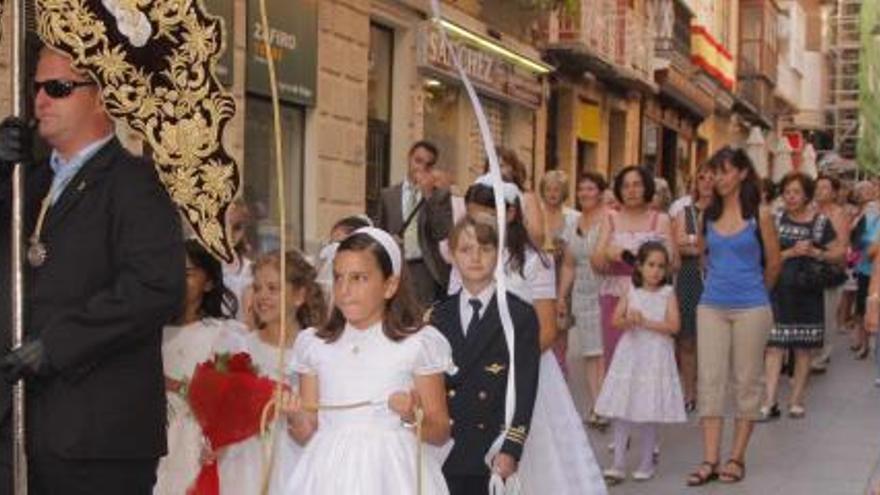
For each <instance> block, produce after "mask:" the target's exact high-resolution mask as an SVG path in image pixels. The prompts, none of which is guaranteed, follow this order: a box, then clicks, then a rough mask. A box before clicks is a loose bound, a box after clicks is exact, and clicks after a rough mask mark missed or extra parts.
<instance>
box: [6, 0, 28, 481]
mask: <svg viewBox="0 0 880 495" xmlns="http://www.w3.org/2000/svg"><path fill="white" fill-rule="evenodd" d="M25 1H27V0H12V2H11V3H12V111H13V113H14V114H15V115H16V116H23V115H24V113H25V107H24V94H23V93H24V67H23V66H24V59H25V57H24V47H25V19H24V17H25V7H24V2H25ZM23 204H24V164H21V163H18V164H16V165H15V169H14V171H13V175H12V225H11V229H12V235H11V236H10V237H11V241H12V246H11V249H12V256H11V263H10V267H11V270H12V274H11V275H12V277H11V281H12V290H11V291H10V292H11V294H12V347H13V348H15V347H18V346H20V345H21V344H22V341H23V340H24V273H23V266H24V265H23V261H24V238H23V232H24V221H23V219H24V215H23ZM24 422H25V411H24V380H20V381H19V382H18V383H17V384H15V386H14V387H13V389H12V449H13V451H12V470H13V471H12V480H13V493H14V494H15V495H27V492H28V486H27V459H26V457H25V424H24Z"/></svg>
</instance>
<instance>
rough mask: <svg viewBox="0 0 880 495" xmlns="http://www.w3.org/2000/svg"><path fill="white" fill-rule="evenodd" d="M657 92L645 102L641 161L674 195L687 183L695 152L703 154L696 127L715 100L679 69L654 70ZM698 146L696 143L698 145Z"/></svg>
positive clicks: (690, 174)
mask: <svg viewBox="0 0 880 495" xmlns="http://www.w3.org/2000/svg"><path fill="white" fill-rule="evenodd" d="M657 82H658V84H659V85H660V94H659V95H658V97H656V98H650V99H647V100H646V101H645V105H644V111H643V115H644V118H643V121H642V163H644V164H645V165H648V166H651V167H653V169H654V171H655V173H656V174H657V176H659V177H663V178H665V179H666V181H667V182H668V183H669V186H670V187H671V188H672V192H673V194H674V195H680V194H682V193H683V192H684V191H685V190H686V188H687V185H688V184H690V181H691V178H692V176H693V170H694V167H695V154H696V153H697V152H698V151H699V152H700V154H705V153H706V151H705V150H706V144H703V143H701V142H699V140H698V138H697V133H696V130H697V127H698V126H699V125H700V123H701V122H702V121H703V119H705V118H706V117H707V116H708V115H710V114H711V113H712V111H713V107H714V99H713V97H712V95H711V94H709V93H708V92H707V91H706V90H704V89H703V88H702V87H700V86H698V85H697V84H696V83H694V82H693V81H691V80H689V79H687V78H686V77H685V76H684V75H683V74H682V73H681V72H679V71H677V70H674V69H669V70H664V71H658V72H657ZM698 145H699V146H698Z"/></svg>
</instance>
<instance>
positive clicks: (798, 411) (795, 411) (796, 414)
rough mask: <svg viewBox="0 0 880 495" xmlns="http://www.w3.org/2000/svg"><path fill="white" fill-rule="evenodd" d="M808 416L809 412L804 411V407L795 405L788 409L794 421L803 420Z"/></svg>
mask: <svg viewBox="0 0 880 495" xmlns="http://www.w3.org/2000/svg"><path fill="white" fill-rule="evenodd" d="M806 415H807V410H806V409H804V406H800V405H797V404H795V405H793V406H791V407H789V408H788V416H789V417H790V418H793V419H801V418H803V417H804V416H806Z"/></svg>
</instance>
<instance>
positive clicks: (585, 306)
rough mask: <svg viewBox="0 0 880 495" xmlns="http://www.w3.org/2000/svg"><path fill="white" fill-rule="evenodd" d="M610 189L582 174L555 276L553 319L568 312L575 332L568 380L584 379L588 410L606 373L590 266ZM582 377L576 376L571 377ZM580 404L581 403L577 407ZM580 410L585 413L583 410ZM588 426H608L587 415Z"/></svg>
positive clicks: (595, 276)
mask: <svg viewBox="0 0 880 495" xmlns="http://www.w3.org/2000/svg"><path fill="white" fill-rule="evenodd" d="M607 187H608V183H607V182H606V181H605V178H604V177H602V176H601V175H599V174H597V173H596V172H586V173H584V174H583V176H581V178H580V180H579V181H578V184H577V200H578V204H579V205H580V207H581V212H580V215H579V216H578V217H577V218H576V219H575V223H574V224H573V225H571V226H569V228H568V230H567V231H566V233H565V241H566V249H565V254H564V256H563V261H562V263H561V269H560V274H559V290H558V299H557V302H556V305H557V314H558V315H559V317H560V318H559V319H564V318H565V317H566V315H567V314H568V312H569V307H570V308H571V320H572V323H573V326H572V327H571V328H570V329H569V332H568V334H569V335H568V346H569V352H568V356H569V367H570V368H569V369H570V373H569V380H570V381H571V382H572V385H573V386H575V384H577V385H581V384H583V378H586V389H587V390H586V391H587V392H589V396H590V399H591V402H590V403H591V404H592V403H594V402H595V400H596V398H597V397H598V396H599V390H600V389H601V388H602V380H603V377H604V372H605V365H604V359H603V357H602V327H601V325H600V320H601V314H600V310H599V285H600V282H601V276H600V275H599V274H597V273H596V272H595V271H594V270H593V267H592V265H591V263H590V258H591V257H592V256H593V255H594V254H595V253H596V250H597V243H598V241H599V230H600V227H601V225H602V223H603V222H604V221H605V217H606V215H607V212H608V210H607V209H606V208H605V205H604V202H603V200H602V196H603V194H602V193H603V192H604V191H605V189H606V188H607ZM578 371H583V374H582V375H580V376H574V373H576V372H578ZM582 392H583V390H575V391H574V392H573V395H575V396H576V397H581V396H583V395H584V394H583V393H582ZM579 402H581V403H582V404H583V403H584V402H585V401H579ZM583 409H584V410H587V409H586V408H585V407H584V408H583ZM590 411H591V412H590V414H589V417H588V419H587V424H588V425H589V426H591V427H593V428H604V427H605V426H607V425H608V423H607V421H606V420H604V419H603V418H600V417H599V416H598V415H596V413H595V412H593V411H592V410H590Z"/></svg>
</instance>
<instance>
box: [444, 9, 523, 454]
mask: <svg viewBox="0 0 880 495" xmlns="http://www.w3.org/2000/svg"><path fill="white" fill-rule="evenodd" d="M431 10H432V14H433V22H434V26H435V28H436V29H437V30H438V31H439V32H440V38H441V40H442V43H444V44H445V45H447V46H449V47H450V48H451V49H450V50H449V53H450V54H451V55H452V63H453V65H454V66H455V70H456V71H457V72H458V75H459V77H460V79H461V82H462V84H464V88H465V90H466V91H467V94H468V98H470V100H471V106H472V107H473V109H474V115H475V116H476V118H477V124H478V126H479V128H480V136H481V137H482V138H483V147H484V149H485V151H486V157H487V158H488V160H489V177H490V179H491V181H492V189H493V191H494V193H495V194H494V195H495V218H496V222H497V224H498V239H499V241H500V244H501V245H500V246H499V247H498V253H499V255H498V262H497V263H496V264H495V285H496V287H497V288H498V290H497V296H496V297H497V299H498V312H499V314H500V317H501V326H502V327H503V328H504V339H505V340H506V341H507V352H508V354H509V356H510V366H509V367H508V373H507V396H506V399H505V403H504V430H503V431H502V432H501V434H500V435H499V436H498V438H496V439H495V442H494V443H493V444H492V447H491V448H490V449H489V452H488V453H487V454H486V464H488V465H489V468H490V469H491V468H492V459H493V458H494V457H495V455H496V454H497V453H498V452H499V451H500V450H501V444H502V443H504V439H505V437H506V436H507V431H508V430H509V429H510V426H511V422H512V421H513V413H514V411H515V410H516V366H515V365H514V363H515V362H516V361H515V351H514V335H513V320H512V319H511V316H510V307H509V306H508V304H507V274H506V273H505V270H504V260H505V258H506V256H504V254H503V253H504V245H505V242H504V240H505V239H506V235H507V206H506V204H505V201H504V182H503V180H502V179H501V167H500V166H499V163H498V154H497V153H496V152H495V142H494V140H493V139H492V133H491V131H490V130H489V121H488V120H487V119H486V112H485V111H484V110H483V105H482V104H481V103H480V99H479V97H477V92H476V90H474V86H473V84H472V83H471V80H470V78H469V77H468V75H467V73H466V72H465V71H464V68H463V67H462V65H461V60H460V58H459V54H458V51H457V50H455V48H454V47H453V46H452V45H451V43H450V41H449V39H448V37H447V36H446V30H445V29H443V26H442V25H441V23H440V20H441V19H442V17H441V15H440V2H439V1H438V0H431Z"/></svg>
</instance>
